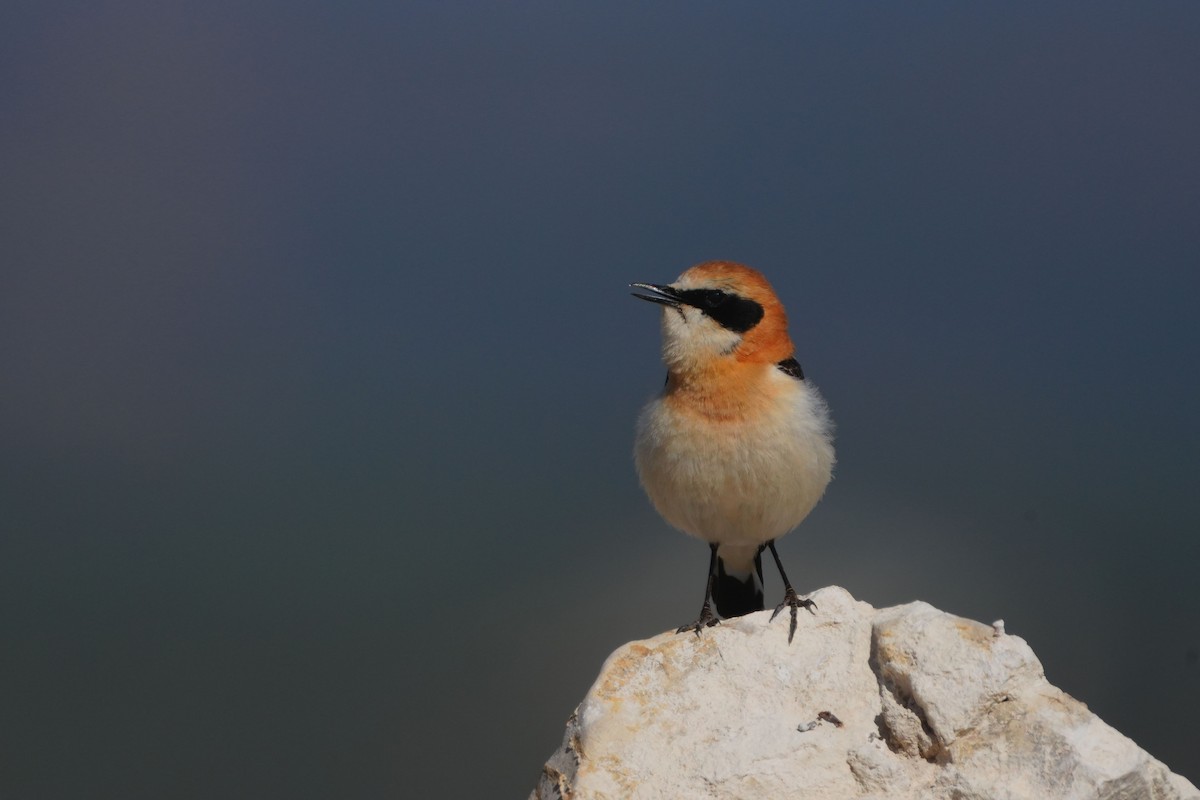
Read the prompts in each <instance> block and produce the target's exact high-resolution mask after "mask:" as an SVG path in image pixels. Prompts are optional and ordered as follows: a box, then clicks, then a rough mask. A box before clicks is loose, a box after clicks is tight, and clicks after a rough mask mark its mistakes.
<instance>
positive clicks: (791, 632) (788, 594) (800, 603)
mask: <svg viewBox="0 0 1200 800" xmlns="http://www.w3.org/2000/svg"><path fill="white" fill-rule="evenodd" d="M767 547H769V548H770V549H771V555H772V556H774V557H775V566H776V567H778V568H779V577H781V578H783V589H784V591H783V602H782V603H780V604H779V605H777V606H775V613H774V614H772V615H771V621H772V622H774V621H775V618H776V617H778V616H779V612H780V611H783V607H784V606H787V607H788V608H790V609H791V611H792V624H791V626H790V627H789V628H788V644H791V643H792V637H793V636H795V635H796V609H797V608H801V607H803V608H807V609H808V613H810V614H815V613H816V612H815V611H813V609H814V608H816V607H817V604H816V603H814V602H813V601H812V600H809V599H808V598H807V597H805V598H803V599H801V597H800V596H799V595H797V594H796V590H795V589H793V588H792V582H791V581H789V580H788V576H787V573H786V572H784V571H783V562H782V561H780V560H779V553H777V552H775V540H774V539H772V540H771V541H769V542H767Z"/></svg>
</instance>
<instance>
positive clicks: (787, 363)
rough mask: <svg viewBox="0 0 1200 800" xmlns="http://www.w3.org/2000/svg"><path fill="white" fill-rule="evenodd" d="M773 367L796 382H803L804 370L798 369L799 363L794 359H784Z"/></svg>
mask: <svg viewBox="0 0 1200 800" xmlns="http://www.w3.org/2000/svg"><path fill="white" fill-rule="evenodd" d="M775 366H777V367H779V369H780V370H781V371H782V372H783V373H784V374H785V375H791V376H792V377H793V378H795V379H796V380H798V381H802V380H804V370H802V369H800V362H799V361H797V360H796V359H795V358H785V359H784V360H783V361H780V362H779V363H778V364H776V365H775Z"/></svg>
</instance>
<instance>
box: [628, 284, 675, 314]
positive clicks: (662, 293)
mask: <svg viewBox="0 0 1200 800" xmlns="http://www.w3.org/2000/svg"><path fill="white" fill-rule="evenodd" d="M629 285H630V286H632V287H633V288H635V289H641V290H642V291H640V292H630V294H632V295H633V296H634V297H637V298H639V299H641V300H649V301H650V302H651V303H658V304H660V305H664V306H670V307H671V308H679V306H680V304H681V303H682V302H683V301H682V300H681V299H680V297H679V292H678V291H677V290H675V289H672V288H671V287H670V286H663V285H661V284H657V283H631V284H629Z"/></svg>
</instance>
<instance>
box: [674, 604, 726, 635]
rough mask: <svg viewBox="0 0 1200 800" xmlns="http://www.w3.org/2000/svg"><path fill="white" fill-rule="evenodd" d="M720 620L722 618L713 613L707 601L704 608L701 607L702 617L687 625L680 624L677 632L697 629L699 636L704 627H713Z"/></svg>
mask: <svg viewBox="0 0 1200 800" xmlns="http://www.w3.org/2000/svg"><path fill="white" fill-rule="evenodd" d="M720 621H721V620H720V619H718V618H717V617H716V616H714V615H713V613H712V609H711V608H709V606H708V603H705V604H704V608H702V609H700V618H699V619H698V620H696V621H695V622H689V623H688V624H687V625H680V626H679V627H678V628H676V629H675V632H676V633H684V632H685V631H695V632H696V635H697V636H699V635H700V631H701V630H703V629H704V628H711V627H712V626H713V625H716V624H718V623H719V622H720Z"/></svg>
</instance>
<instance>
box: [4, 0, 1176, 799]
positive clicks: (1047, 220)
mask: <svg viewBox="0 0 1200 800" xmlns="http://www.w3.org/2000/svg"><path fill="white" fill-rule="evenodd" d="M1197 41H1200V6H1198V5H1196V4H1194V3H1186V2H1177V3H1175V2H1152V3H1142V4H1136V5H1131V4H1124V3H1091V4H1087V5H1086V6H1082V5H1078V4H1065V3H1029V4H1002V5H992V4H969V5H963V4H926V5H923V6H921V7H920V8H915V7H912V6H909V5H907V4H905V5H901V4H890V5H883V4H871V5H864V4H857V3H856V4H829V5H819V6H818V5H795V4H785V3H778V4H771V3H765V4H755V5H748V4H730V3H705V2H699V3H697V2H692V3H658V4H654V5H647V4H637V3H605V4H590V5H584V4H565V3H550V2H544V3H521V4H475V3H428V4H423V3H404V4H383V3H380V4H367V3H359V2H350V3H326V2H286V3H285V2H274V3H272V2H262V3H243V2H237V3H233V2H208V3H182V2H172V1H168V2H160V1H158V0H156V1H155V2H119V3H117V2H111V3H109V2H89V3H82V2H81V3H77V4H71V3H21V2H10V3H6V4H5V6H4V10H3V11H0V75H2V80H0V204H2V205H0V242H2V244H3V253H4V257H3V272H2V279H0V442H2V449H0V504H2V512H0V525H2V528H0V609H2V612H0V636H2V639H0V642H2V647H0V686H2V687H4V688H3V691H0V794H2V795H3V796H5V797H10V796H11V797H13V798H17V797H20V798H51V797H80V796H89V797H101V796H104V797H121V798H126V799H132V798H160V797H173V798H211V797H248V798H249V797H254V798H261V797H281V798H282V797H287V798H304V797H312V798H325V797H344V798H377V797H378V798H381V797H398V796H406V797H418V796H420V797H427V796H434V795H435V794H439V793H440V794H444V795H446V796H463V797H470V796H476V797H479V796H488V797H505V796H507V797H514V796H515V797H520V796H523V795H524V793H526V792H528V791H529V789H531V788H532V786H533V783H534V780H535V778H536V777H537V775H538V771H539V769H540V766H541V763H542V760H543V759H544V758H545V757H546V756H548V755H549V754H550V752H551V751H552V750H553V749H554V748H555V747H556V746H557V745H558V743H559V738H560V736H561V731H562V724H563V722H564V720H565V719H566V717H567V715H568V714H569V713H570V711H571V709H572V708H573V707H574V704H575V703H576V702H577V701H578V700H579V699H580V698H581V697H582V696H583V693H584V692H585V691H586V689H587V687H588V686H589V684H590V682H591V680H592V679H593V678H594V676H595V674H596V672H597V670H598V669H599V667H600V664H601V661H602V660H603V658H604V657H605V656H606V655H607V654H608V653H609V652H610V651H611V650H612V649H613V648H614V647H616V646H617V645H619V644H621V643H622V642H624V641H627V640H629V639H633V638H641V637H646V636H649V635H653V634H655V633H658V632H659V631H662V630H664V629H666V628H668V627H671V626H674V625H677V624H679V623H680V622H683V621H685V620H686V619H690V618H691V617H692V616H694V614H695V611H696V606H697V603H698V601H699V599H700V597H699V595H700V592H701V590H702V588H703V586H702V581H703V571H704V565H705V563H706V558H707V553H706V551H705V549H704V547H703V546H702V545H701V544H699V543H697V542H695V541H692V540H689V539H686V538H685V537H683V536H681V535H679V534H677V533H674V532H672V531H670V530H669V529H667V527H666V525H665V524H664V523H662V522H661V521H660V520H659V519H658V518H657V516H656V515H655V514H654V512H653V510H652V509H651V508H650V506H649V504H648V503H647V502H646V501H645V500H644V499H643V497H642V496H641V493H640V490H639V488H638V486H637V482H636V478H635V476H634V473H633V468H632V463H631V458H630V451H631V444H632V427H633V421H634V418H635V416H636V414H637V411H638V408H639V406H640V405H641V403H642V402H644V401H645V400H646V399H647V398H648V397H650V396H651V395H652V394H653V393H654V392H655V391H656V390H657V388H658V387H659V386H660V384H661V381H662V367H661V365H660V364H659V361H658V331H657V319H656V314H655V312H654V311H653V310H652V309H651V308H649V307H647V306H646V305H645V304H643V303H638V302H637V301H635V300H633V299H631V298H629V296H628V294H627V292H626V284H627V283H628V282H629V281H633V280H644V281H668V280H671V279H672V278H674V276H675V275H677V274H678V273H679V272H681V271H682V270H683V269H684V268H686V267H687V266H689V265H691V264H693V263H695V262H698V261H701V260H706V259H710V258H728V259H735V260H739V261H744V262H746V263H749V264H751V265H753V266H756V267H758V268H760V269H761V270H763V271H764V272H765V273H766V274H767V275H768V276H769V277H770V278H771V279H772V281H773V282H774V284H775V286H776V288H777V289H778V291H779V293H780V294H781V295H782V297H783V299H784V300H785V302H786V303H787V305H788V309H789V312H790V314H791V318H792V327H793V337H794V339H795V340H796V342H797V345H798V348H799V350H798V356H799V359H800V361H801V363H803V365H804V367H805V371H806V372H807V373H808V375H809V376H810V377H811V378H812V379H813V380H814V381H815V382H816V383H817V384H818V385H820V386H821V388H822V390H823V391H824V393H825V395H826V397H827V398H828V400H829V402H830V405H831V406H832V408H833V413H834V416H835V419H836V420H837V422H838V425H839V440H838V449H839V456H840V459H841V462H840V468H839V472H838V476H837V479H836V480H835V482H834V483H833V485H832V486H831V488H830V491H829V493H828V495H827V496H826V499H825V500H824V501H823V503H822V504H821V506H819V508H818V509H817V511H816V512H815V513H814V514H813V516H812V517H811V518H810V519H809V520H808V521H807V522H806V523H805V524H804V526H802V528H801V530H800V531H799V532H797V533H795V534H793V535H791V536H789V537H788V538H787V539H785V540H784V542H783V543H782V547H781V550H782V553H783V556H784V558H785V559H786V561H787V563H788V565H789V570H790V572H791V575H792V577H793V578H794V579H796V582H797V584H798V587H800V588H803V589H813V588H817V587H820V586H824V585H828V584H835V583H836V584H840V585H842V586H845V587H847V588H848V589H849V590H850V591H851V592H852V593H853V594H854V595H855V596H856V597H859V598H861V599H863V600H866V601H869V602H871V603H872V604H874V605H877V606H882V605H888V604H894V603H899V602H905V601H908V600H912V599H916V598H920V599H924V600H927V601H929V602H931V603H933V604H935V605H937V606H939V607H941V608H944V609H946V610H949V611H952V612H955V613H958V614H962V615H964V616H968V617H972V618H975V619H980V620H983V621H985V622H990V621H991V620H993V619H995V618H997V617H1003V618H1005V619H1006V620H1007V622H1008V629H1009V631H1010V632H1012V633H1015V634H1017V635H1020V636H1023V637H1025V638H1026V639H1027V640H1028V641H1029V642H1030V644H1031V645H1032V646H1033V647H1034V649H1035V651H1036V652H1037V653H1038V654H1039V656H1040V657H1041V658H1042V660H1043V662H1044V664H1045V667H1046V671H1047V674H1048V677H1049V678H1050V680H1051V681H1052V682H1054V683H1056V684H1057V685H1059V686H1061V687H1062V688H1064V689H1066V690H1067V691H1068V692H1070V693H1071V694H1073V695H1075V696H1076V697H1078V698H1080V699H1082V700H1084V701H1085V702H1087V703H1088V705H1089V706H1090V707H1091V708H1092V709H1093V710H1094V711H1096V712H1097V713H1099V714H1100V715H1101V716H1102V717H1103V718H1104V719H1105V720H1106V721H1107V722H1109V723H1111V724H1112V725H1114V726H1115V727H1116V728H1118V729H1119V730H1121V731H1122V732H1124V733H1126V734H1127V735H1129V736H1130V737H1132V738H1133V739H1134V740H1135V741H1137V742H1138V743H1139V744H1141V745H1142V746H1144V747H1146V748H1147V749H1148V750H1149V751H1150V752H1151V753H1152V754H1154V755H1155V756H1157V757H1159V758H1161V759H1163V760H1164V761H1166V762H1167V763H1168V764H1169V765H1171V766H1172V767H1173V768H1174V769H1175V770H1176V771H1179V772H1182V773H1183V774H1185V775H1187V776H1189V777H1190V778H1191V779H1192V780H1193V781H1197V780H1200V766H1197V765H1198V764H1200V756H1198V755H1197V754H1198V753H1200V736H1198V734H1197V732H1196V724H1195V720H1196V719H1197V718H1198V717H1200V664H1198V661H1200V581H1198V580H1197V567H1198V565H1200V539H1198V536H1197V533H1198V529H1200V499H1198V497H1197V495H1198V492H1197V489H1196V480H1197V476H1198V475H1200V431H1198V426H1197V422H1196V408H1197V401H1198V400H1200V370H1198V369H1197V356H1198V352H1197V351H1198V350H1200V347H1198V343H1200V324H1198V321H1197V297H1198V296H1200V295H1198V293H1200V275H1198V272H1197V265H1198V258H1197V254H1198V253H1200V223H1198V220H1200V151H1198V147H1197V143H1198V142H1200V102H1198V101H1197V99H1198V98H1200V49H1198V48H1197V47H1196V42H1197ZM768 592H769V593H770V594H771V596H775V595H776V594H777V593H778V592H779V587H778V585H777V584H775V583H769V584H768ZM780 635H783V634H782V629H781V634H780Z"/></svg>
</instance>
